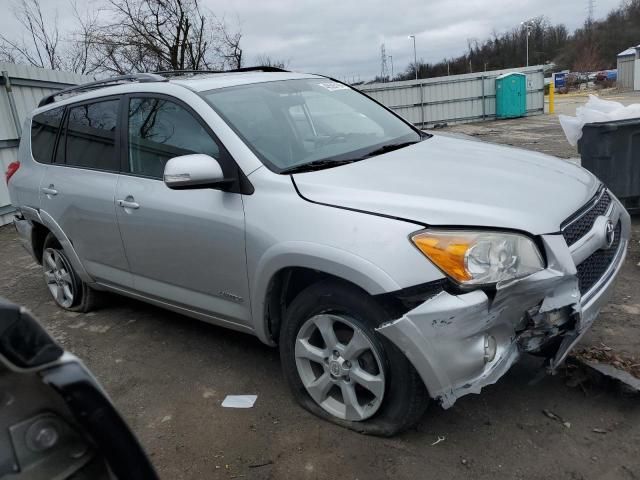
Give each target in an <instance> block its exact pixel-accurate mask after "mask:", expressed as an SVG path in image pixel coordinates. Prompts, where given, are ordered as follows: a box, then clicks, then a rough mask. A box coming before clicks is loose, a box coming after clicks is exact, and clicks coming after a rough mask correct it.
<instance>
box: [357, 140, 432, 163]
mask: <svg viewBox="0 0 640 480" xmlns="http://www.w3.org/2000/svg"><path fill="white" fill-rule="evenodd" d="M419 142H420V141H419V140H418V141H415V140H414V141H411V142H402V143H389V144H387V145H383V146H381V147H380V148H376V149H375V150H371V151H370V152H368V153H366V154H365V155H363V156H362V157H360V159H363V158H369V157H375V156H376V155H382V154H383V153H389V152H393V151H394V150H400V149H401V148H404V147H408V146H409V145H413V144H414V143H419Z"/></svg>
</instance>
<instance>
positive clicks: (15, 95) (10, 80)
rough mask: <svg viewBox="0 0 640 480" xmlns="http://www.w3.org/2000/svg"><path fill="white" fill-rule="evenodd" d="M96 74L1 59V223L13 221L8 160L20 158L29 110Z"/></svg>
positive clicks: (91, 79) (9, 161)
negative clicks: (21, 139)
mask: <svg viewBox="0 0 640 480" xmlns="http://www.w3.org/2000/svg"><path fill="white" fill-rule="evenodd" d="M93 80H94V78H93V77H88V76H86V75H78V74H75V73H69V72H59V71H55V70H46V69H44V68H36V67H29V66H26V65H15V64H13V63H2V62H0V170H2V175H1V177H2V178H1V179H0V225H5V224H7V223H9V222H11V217H12V213H13V208H12V207H11V204H10V202H9V192H8V190H7V185H6V183H5V181H4V172H5V171H6V170H7V167H8V166H9V164H10V163H11V162H13V161H16V160H17V159H18V143H19V141H20V137H21V135H28V134H29V132H28V131H21V130H23V128H24V127H23V124H24V119H25V118H26V116H27V114H28V113H29V112H30V111H31V110H33V109H34V108H36V107H37V106H38V102H39V101H40V100H41V99H42V97H44V96H45V95H49V94H51V93H53V92H54V91H56V90H61V89H63V88H66V87H69V86H71V85H77V84H79V83H85V82H90V81H93Z"/></svg>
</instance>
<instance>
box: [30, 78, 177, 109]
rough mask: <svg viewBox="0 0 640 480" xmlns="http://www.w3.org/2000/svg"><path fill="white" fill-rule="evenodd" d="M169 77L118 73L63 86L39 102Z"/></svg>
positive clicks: (42, 104) (44, 103)
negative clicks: (112, 86)
mask: <svg viewBox="0 0 640 480" xmlns="http://www.w3.org/2000/svg"><path fill="white" fill-rule="evenodd" d="M166 81H167V79H166V78H165V77H163V76H160V75H156V74H154V73H132V74H129V75H118V76H115V77H109V78H105V79H104V80H96V81H95V82H89V83H83V84H81V85H75V86H73V87H69V88H63V89H62V90H58V91H56V92H53V93H52V94H50V95H47V96H46V97H44V98H43V99H42V100H40V103H38V106H39V107H44V106H45V105H49V104H51V103H54V102H55V101H56V97H57V96H60V95H68V94H74V93H75V94H79V93H82V92H85V91H88V90H95V89H98V88H102V87H108V86H111V85H120V84H122V83H127V82H140V83H145V82H166Z"/></svg>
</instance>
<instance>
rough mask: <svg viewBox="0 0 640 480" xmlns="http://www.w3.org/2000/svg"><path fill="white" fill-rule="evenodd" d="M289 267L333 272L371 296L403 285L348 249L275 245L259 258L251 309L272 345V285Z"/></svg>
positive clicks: (263, 338) (263, 336)
mask: <svg viewBox="0 0 640 480" xmlns="http://www.w3.org/2000/svg"><path fill="white" fill-rule="evenodd" d="M285 268H308V269H311V270H316V271H318V272H321V273H325V274H328V275H332V276H334V277H338V278H340V279H342V280H346V281H348V282H350V283H353V284H354V285H356V286H358V287H360V288H362V289H363V290H364V291H366V292H367V293H369V294H370V295H378V294H381V293H387V292H392V291H395V290H399V289H400V288H401V287H400V286H399V285H398V284H397V283H396V281H395V280H393V278H391V277H390V276H389V275H388V274H387V273H386V272H385V271H384V270H382V269H381V268H380V267H378V266H376V265H375V264H373V263H371V262H370V261H368V260H367V259H365V258H362V257H360V256H358V255H355V254H353V253H350V252H348V251H345V250H342V249H339V248H336V247H332V246H328V245H322V244H316V243H312V242H300V241H291V242H283V243H280V244H277V245H274V246H273V247H271V248H269V249H268V250H267V251H266V252H265V253H264V254H263V255H262V257H261V258H260V260H259V261H258V263H257V266H256V269H255V272H254V275H253V276H252V282H251V287H252V288H251V309H252V312H253V323H254V326H255V333H256V335H257V336H258V338H259V339H260V340H261V341H263V342H265V343H267V344H268V345H275V342H274V340H273V339H272V338H271V334H270V331H269V323H268V318H267V315H266V313H267V312H266V305H267V303H268V300H269V298H268V296H269V293H270V286H271V283H272V281H273V280H274V278H275V277H276V275H277V274H278V272H280V271H281V270H283V269H285Z"/></svg>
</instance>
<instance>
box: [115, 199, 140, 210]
mask: <svg viewBox="0 0 640 480" xmlns="http://www.w3.org/2000/svg"><path fill="white" fill-rule="evenodd" d="M118 206H120V207H122V208H129V209H131V210H137V209H138V208H140V204H138V203H136V202H132V201H130V200H118Z"/></svg>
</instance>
